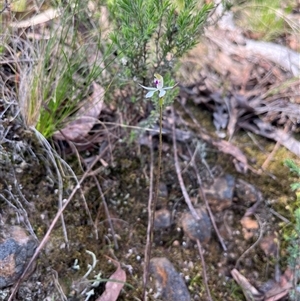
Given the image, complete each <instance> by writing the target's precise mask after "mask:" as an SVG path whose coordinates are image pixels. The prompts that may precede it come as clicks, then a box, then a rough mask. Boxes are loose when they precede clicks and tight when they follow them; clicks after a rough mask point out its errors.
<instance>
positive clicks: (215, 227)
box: [187, 147, 227, 251]
mask: <svg viewBox="0 0 300 301" xmlns="http://www.w3.org/2000/svg"><path fill="white" fill-rule="evenodd" d="M187 149H188V152H189V154H190V156H191V155H192V152H191V149H190V148H189V147H188V148H187ZM191 158H192V159H191V165H192V167H193V168H194V170H195V174H196V177H197V181H198V184H199V194H200V195H201V198H202V199H203V200H204V202H205V206H206V209H207V211H208V213H209V217H210V220H211V222H212V224H213V227H214V229H215V231H216V234H217V236H218V239H219V241H220V244H221V246H222V248H223V251H227V247H226V245H225V243H224V240H223V238H222V236H221V234H220V232H219V229H218V227H217V225H216V222H215V218H214V216H213V213H212V211H211V209H210V206H209V203H208V200H207V198H206V195H205V193H204V191H203V187H202V180H201V177H200V172H199V170H198V169H197V166H196V164H195V158H194V157H192V156H191Z"/></svg>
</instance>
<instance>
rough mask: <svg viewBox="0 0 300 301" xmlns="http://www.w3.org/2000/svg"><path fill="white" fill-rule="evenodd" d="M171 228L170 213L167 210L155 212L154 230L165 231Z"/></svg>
mask: <svg viewBox="0 0 300 301" xmlns="http://www.w3.org/2000/svg"><path fill="white" fill-rule="evenodd" d="M170 226H171V212H170V211H169V210H168V209H160V210H157V211H155V216H154V229H155V230H159V229H166V228H169V227H170Z"/></svg>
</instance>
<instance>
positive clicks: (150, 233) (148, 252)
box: [143, 98, 163, 301]
mask: <svg viewBox="0 0 300 301" xmlns="http://www.w3.org/2000/svg"><path fill="white" fill-rule="evenodd" d="M162 111H163V98H160V99H159V146H158V163H157V170H156V173H157V174H156V181H155V187H154V196H153V199H152V200H151V203H150V206H149V207H150V208H149V207H148V208H149V212H148V228H147V243H146V251H145V265H144V287H143V300H144V301H146V300H147V298H146V288H147V283H148V279H149V264H150V258H151V246H152V242H153V227H154V218H155V208H156V204H157V200H158V194H159V181H160V174H161V153H162Z"/></svg>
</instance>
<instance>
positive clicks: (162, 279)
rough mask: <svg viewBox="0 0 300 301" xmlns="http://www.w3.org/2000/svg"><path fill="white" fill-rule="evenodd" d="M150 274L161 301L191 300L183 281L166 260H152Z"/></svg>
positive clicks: (163, 258) (161, 258)
mask: <svg viewBox="0 0 300 301" xmlns="http://www.w3.org/2000/svg"><path fill="white" fill-rule="evenodd" d="M150 273H151V275H152V276H153V278H154V279H155V280H156V281H155V282H156V290H157V292H158V293H159V297H160V298H161V299H162V300H168V301H190V300H191V297H190V293H189V291H188V289H187V286H186V284H185V282H184V280H183V279H182V277H181V276H180V275H179V273H178V272H177V271H176V270H175V268H174V266H173V265H172V263H171V262H170V261H169V260H168V259H167V258H165V257H156V258H152V259H151V261H150Z"/></svg>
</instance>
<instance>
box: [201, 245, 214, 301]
mask: <svg viewBox="0 0 300 301" xmlns="http://www.w3.org/2000/svg"><path fill="white" fill-rule="evenodd" d="M197 247H198V250H199V254H200V258H201V263H202V274H203V279H204V285H205V290H206V293H207V297H208V300H209V301H212V298H211V294H210V289H209V287H208V282H207V274H206V264H205V260H204V256H203V248H202V245H201V242H200V240H199V239H197Z"/></svg>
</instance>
